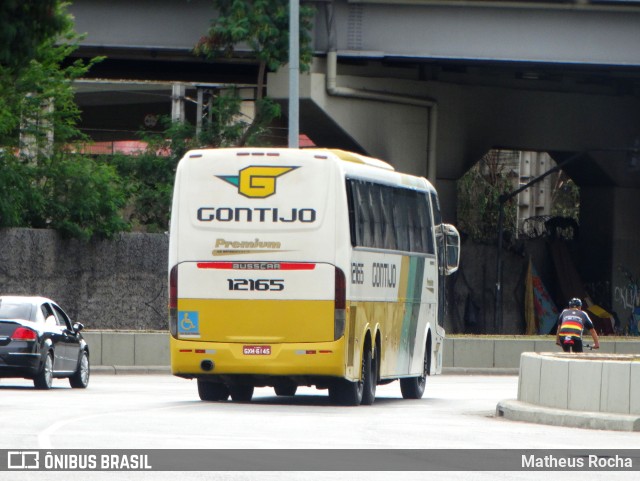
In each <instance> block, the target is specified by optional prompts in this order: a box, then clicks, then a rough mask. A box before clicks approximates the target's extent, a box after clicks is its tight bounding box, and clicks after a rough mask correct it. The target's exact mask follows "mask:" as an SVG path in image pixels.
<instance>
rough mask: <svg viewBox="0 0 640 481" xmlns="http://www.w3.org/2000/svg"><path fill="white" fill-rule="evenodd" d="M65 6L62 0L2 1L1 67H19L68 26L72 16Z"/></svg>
mask: <svg viewBox="0 0 640 481" xmlns="http://www.w3.org/2000/svg"><path fill="white" fill-rule="evenodd" d="M63 7H64V5H62V4H61V2H60V1H59V0H3V1H2V2H0V66H2V67H3V68H9V69H12V70H19V69H20V68H22V67H23V66H24V65H27V64H28V63H29V61H30V60H31V59H32V58H33V57H35V56H37V53H36V52H37V51H38V48H39V47H40V46H41V45H42V43H43V42H45V41H46V40H48V39H51V38H53V37H55V36H56V35H57V34H58V33H59V32H61V31H64V30H65V29H67V28H68V26H69V24H70V18H69V17H68V16H67V15H66V14H65V13H64V10H63Z"/></svg>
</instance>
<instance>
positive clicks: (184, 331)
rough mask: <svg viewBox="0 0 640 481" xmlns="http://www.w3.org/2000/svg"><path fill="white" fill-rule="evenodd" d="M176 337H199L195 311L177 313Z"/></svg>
mask: <svg viewBox="0 0 640 481" xmlns="http://www.w3.org/2000/svg"><path fill="white" fill-rule="evenodd" d="M178 335H179V336H180V337H200V325H199V323H198V312H197V311H178Z"/></svg>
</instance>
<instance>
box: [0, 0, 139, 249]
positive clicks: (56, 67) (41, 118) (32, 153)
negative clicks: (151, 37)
mask: <svg viewBox="0 0 640 481" xmlns="http://www.w3.org/2000/svg"><path fill="white" fill-rule="evenodd" d="M0 8H1V9H3V10H2V11H4V12H8V11H10V12H11V15H10V18H19V20H16V21H17V24H16V26H15V28H16V29H17V30H16V32H21V34H24V35H27V34H28V31H29V28H31V29H32V30H33V36H32V37H31V39H30V40H29V42H25V43H24V44H19V42H18V40H16V42H18V43H17V44H16V45H17V46H16V47H15V50H11V49H9V50H3V51H2V53H1V54H0V55H3V57H2V64H1V65H0V92H1V94H0V146H2V152H1V155H0V164H1V167H2V169H1V170H0V187H2V192H3V196H2V197H3V198H2V200H1V201H0V226H1V227H10V226H27V227H50V228H55V229H58V230H59V231H60V232H61V233H62V234H63V235H67V236H72V237H77V238H80V239H88V238H90V237H92V236H96V235H97V236H106V237H111V236H113V235H114V234H115V233H116V232H119V231H121V230H123V229H127V227H128V226H127V224H126V223H125V222H124V221H123V219H122V217H121V215H120V209H121V207H122V206H123V205H124V196H123V194H124V191H123V190H122V186H121V183H120V179H119V177H118V176H117V174H116V172H115V170H114V169H113V168H112V167H108V166H106V165H102V164H100V163H99V162H97V161H95V160H94V159H92V158H91V157H87V156H82V155H79V154H73V153H72V151H71V146H72V145H73V142H74V141H75V140H79V139H82V138H83V135H82V134H81V132H80V131H79V130H78V128H77V122H78V119H79V115H80V113H79V110H78V107H77V105H76V104H75V101H74V92H73V88H72V82H73V81H74V80H76V79H77V78H79V77H81V76H83V75H85V74H86V73H87V71H88V70H89V69H90V68H91V66H92V65H93V64H94V63H95V62H97V61H99V60H100V59H94V60H93V61H90V62H88V63H84V62H82V61H76V62H73V63H71V64H70V65H66V66H65V65H64V62H65V60H66V59H67V58H68V57H69V55H70V54H71V53H72V52H73V51H74V50H76V49H77V43H78V40H79V37H78V36H77V35H76V34H75V33H74V32H73V22H72V20H71V17H70V16H68V15H67V14H66V13H65V12H64V4H62V3H61V2H60V1H49V0H45V1H42V2H31V1H27V2H12V1H10V2H5V3H3V4H2V7H0ZM41 8H42V9H44V10H42V11H41ZM45 11H46V12H45ZM43 12H45V13H43ZM20 15H22V16H20ZM43 15H44V16H45V17H46V18H44V20H43V18H42V16H43ZM3 20H4V18H3ZM41 21H42V22H43V24H42V25H40V26H37V25H36V24H38V23H39V22H41ZM0 25H2V23H0ZM1 28H6V26H1V27H0V29H1ZM9 30H10V31H7V30H5V31H4V32H3V33H2V35H4V37H5V38H8V37H11V36H12V35H14V33H12V31H11V28H10V29H9ZM14 43H15V42H14ZM17 57H19V58H17Z"/></svg>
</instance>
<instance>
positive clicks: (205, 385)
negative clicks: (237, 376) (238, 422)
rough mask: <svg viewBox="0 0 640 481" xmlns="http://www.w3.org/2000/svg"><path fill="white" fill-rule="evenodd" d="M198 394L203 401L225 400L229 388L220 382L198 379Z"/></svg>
mask: <svg viewBox="0 0 640 481" xmlns="http://www.w3.org/2000/svg"><path fill="white" fill-rule="evenodd" d="M198 395H199V396H200V399H201V400H203V401H226V400H227V399H228V398H229V388H228V387H227V386H225V385H224V384H222V383H220V382H208V381H205V380H204V379H198Z"/></svg>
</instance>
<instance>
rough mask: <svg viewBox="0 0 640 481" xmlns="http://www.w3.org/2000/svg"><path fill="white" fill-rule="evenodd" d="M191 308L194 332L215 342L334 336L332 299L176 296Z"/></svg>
mask: <svg viewBox="0 0 640 481" xmlns="http://www.w3.org/2000/svg"><path fill="white" fill-rule="evenodd" d="M178 311H188V312H195V313H197V316H198V330H197V334H198V335H197V336H195V337H194V336H193V335H188V336H184V338H192V339H195V340H197V339H206V340H208V341H217V342H273V343H276V342H324V341H333V337H334V332H333V331H334V325H333V324H334V323H333V319H334V302H333V300H325V301H309V300H302V301H300V300H265V299H251V300H247V299H238V300H232V299H179V300H178Z"/></svg>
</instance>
